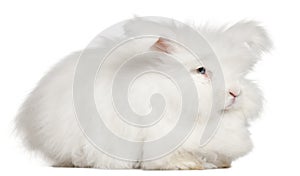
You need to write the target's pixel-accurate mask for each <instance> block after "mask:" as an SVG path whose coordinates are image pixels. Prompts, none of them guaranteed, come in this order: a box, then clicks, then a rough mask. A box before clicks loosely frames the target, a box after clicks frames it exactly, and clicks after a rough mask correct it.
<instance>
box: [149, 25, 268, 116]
mask: <svg viewBox="0 0 300 176" xmlns="http://www.w3.org/2000/svg"><path fill="white" fill-rule="evenodd" d="M200 33H201V35H203V36H204V38H205V39H206V40H207V42H208V43H209V44H210V46H211V48H212V49H213V50H212V51H213V52H214V53H211V52H212V51H201V53H203V54H202V56H201V57H202V58H201V59H204V60H205V61H206V62H208V63H209V61H210V60H212V59H214V58H212V56H213V55H214V54H215V55H216V56H217V58H218V60H219V63H220V66H221V69H222V75H223V79H224V82H225V85H224V88H225V90H224V89H219V90H218V91H219V93H224V91H225V105H224V108H222V109H220V111H221V112H224V113H231V112H237V111H239V112H242V113H243V114H244V116H245V117H246V118H247V119H253V118H255V117H257V115H258V113H259V112H260V110H261V108H262V93H261V91H260V89H259V88H258V86H257V85H256V84H255V83H254V82H253V81H251V80H249V79H247V78H246V75H247V74H248V73H249V72H250V71H251V70H252V68H253V66H254V65H255V64H256V62H257V61H258V60H259V59H260V57H261V55H262V53H263V52H265V51H268V50H269V49H270V48H271V45H272V44H271V41H270V39H269V38H268V35H267V34H266V31H265V30H264V29H263V28H262V27H261V26H259V24H258V23H256V22H251V21H247V22H246V21H242V22H239V23H236V24H235V25H233V26H231V27H222V28H219V29H211V28H202V29H200ZM152 49H153V50H157V51H161V52H165V53H167V54H170V55H174V56H176V57H177V58H180V59H181V62H183V63H184V65H185V66H186V67H187V69H188V70H189V71H190V74H191V75H192V77H193V79H194V81H195V84H196V85H197V88H198V92H199V93H200V102H201V105H204V106H205V105H207V106H206V107H204V109H205V110H208V108H210V107H211V103H212V97H213V96H212V89H211V86H212V85H211V80H213V79H220V78H219V77H218V76H217V75H216V74H214V70H215V68H210V67H211V66H208V65H204V64H201V63H198V62H194V61H195V59H194V60H193V59H190V58H191V57H193V56H192V55H191V54H189V52H186V50H185V49H183V48H182V47H181V46H179V45H177V44H174V42H170V41H168V40H166V39H163V38H159V39H158V40H157V41H156V42H155V43H154V44H153V46H152ZM212 67H213V66H212ZM214 97H218V96H214ZM205 110H204V111H205Z"/></svg>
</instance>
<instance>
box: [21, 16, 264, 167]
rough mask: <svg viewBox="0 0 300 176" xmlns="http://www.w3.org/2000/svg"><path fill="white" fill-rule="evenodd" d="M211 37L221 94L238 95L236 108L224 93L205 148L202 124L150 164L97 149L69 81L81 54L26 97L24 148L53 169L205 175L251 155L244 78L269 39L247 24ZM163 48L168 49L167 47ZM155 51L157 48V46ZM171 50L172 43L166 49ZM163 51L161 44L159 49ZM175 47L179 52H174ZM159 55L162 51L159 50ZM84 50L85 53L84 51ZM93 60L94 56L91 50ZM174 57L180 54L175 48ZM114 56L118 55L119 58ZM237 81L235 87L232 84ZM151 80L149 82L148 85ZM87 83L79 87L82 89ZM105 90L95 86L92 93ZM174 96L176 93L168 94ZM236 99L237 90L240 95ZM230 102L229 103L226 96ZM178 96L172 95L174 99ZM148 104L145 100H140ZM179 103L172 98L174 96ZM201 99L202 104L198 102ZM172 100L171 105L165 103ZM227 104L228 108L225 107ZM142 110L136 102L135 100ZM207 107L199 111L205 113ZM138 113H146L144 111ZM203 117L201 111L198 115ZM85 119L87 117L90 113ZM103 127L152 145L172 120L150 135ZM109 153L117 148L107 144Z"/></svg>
mask: <svg viewBox="0 0 300 176" xmlns="http://www.w3.org/2000/svg"><path fill="white" fill-rule="evenodd" d="M200 31H201V32H202V34H204V36H205V37H206V38H207V39H208V41H209V42H210V44H211V45H212V47H213V48H214V50H215V51H216V54H217V55H218V57H219V58H220V63H221V65H222V66H223V68H222V69H223V72H224V78H225V83H226V90H227V91H230V92H231V90H233V91H234V90H236V89H238V90H239V91H240V92H241V93H240V96H239V97H238V99H237V101H236V102H233V103H232V104H231V99H232V97H230V95H227V94H226V107H227V105H228V107H229V108H228V109H225V110H224V117H223V118H222V120H221V122H220V124H219V128H218V130H217V131H216V134H215V135H214V136H213V138H212V139H211V140H210V141H209V142H208V143H207V145H205V146H203V147H199V140H200V137H201V136H199V134H201V133H202V131H201V130H203V128H204V126H205V123H204V121H205V119H201V118H200V120H199V121H198V122H197V123H196V125H195V128H194V130H193V132H192V133H191V135H189V136H188V138H187V140H186V141H185V142H184V143H183V144H182V145H181V146H180V147H179V148H177V149H176V151H173V152H172V153H170V154H169V155H166V156H164V157H162V158H159V159H157V160H152V161H143V154H144V153H145V152H147V151H144V150H143V146H141V147H140V150H138V151H128V152H133V153H136V155H137V156H138V158H139V159H138V158H137V160H138V161H135V162H132V161H124V160H119V159H117V158H114V157H111V156H109V155H107V154H105V153H103V152H101V151H99V150H98V149H96V148H95V147H94V146H93V145H92V144H91V143H90V142H89V141H88V140H87V138H86V136H85V135H84V134H83V133H82V130H81V128H80V126H79V124H78V122H77V120H76V114H75V111H74V104H73V87H72V86H73V79H74V73H75V69H76V64H77V61H78V58H79V56H80V52H78V53H74V54H72V55H70V56H68V57H67V58H65V59H64V60H63V61H62V62H60V63H59V64H58V65H57V66H56V67H55V68H53V69H52V70H51V71H50V72H49V73H48V74H47V75H46V76H45V77H44V78H43V79H42V80H41V81H40V83H39V85H38V86H37V88H36V89H35V90H34V91H33V92H32V93H31V95H30V96H29V97H28V99H27V100H26V102H25V103H24V105H23V107H22V108H21V110H20V113H19V115H18V117H17V129H18V131H19V132H20V134H21V135H22V137H23V139H24V142H25V143H26V144H27V147H28V148H29V149H31V150H34V151H37V152H39V153H41V154H42V155H44V156H46V158H48V159H50V160H51V161H52V162H53V164H54V165H57V166H76V167H95V168H106V169H130V168H142V169H207V168H223V167H230V164H231V161H233V160H234V159H236V158H238V157H241V156H243V155H245V154H247V153H248V152H249V151H250V150H251V149H252V143H251V140H250V136H249V132H248V129H247V125H248V121H249V119H252V118H255V117H256V116H257V115H258V114H259V112H260V111H261V106H262V102H261V101H262V100H261V99H262V98H261V93H260V91H259V89H258V88H257V87H256V85H255V84H254V83H252V82H250V81H248V80H246V79H245V78H243V76H244V75H245V74H246V73H247V71H248V70H250V69H251V68H252V66H253V64H255V63H256V61H257V59H258V58H259V57H260V54H261V52H262V51H264V50H265V49H268V48H269V47H270V41H269V39H268V38H267V36H266V35H265V32H264V30H263V29H261V28H260V27H258V26H257V24H256V23H252V22H248V23H246V22H241V23H238V24H236V25H234V26H233V27H231V28H229V29H226V30H223V29H220V30H210V29H206V28H205V29H201V30H200ZM166 43H167V45H168V44H169V43H168V42H166ZM152 45H153V42H152V43H151V42H149V43H148V44H144V45H142V46H139V47H138V48H137V47H134V46H135V43H132V44H131V45H130V44H129V45H128V46H127V49H126V50H125V51H120V52H119V54H120V53H121V54H122V57H123V56H124V58H126V55H127V54H128V55H129V56H130V55H132V54H135V53H140V52H142V51H145V50H147V49H148V48H150V47H151V46H152ZM154 45H155V42H154ZM170 45H171V44H170ZM163 46H165V45H163ZM175 48H176V47H175ZM160 49H161V48H160ZM88 52H89V51H88ZM90 52H91V54H93V51H92V50H91V51H90ZM174 55H182V53H180V52H178V50H177V51H176V49H175V51H174ZM112 57H118V54H117V55H116V56H112ZM185 64H186V66H187V67H191V68H195V69H197V65H193V64H192V63H185ZM192 77H193V79H194V80H196V81H197V80H200V81H203V79H205V78H200V77H199V75H192ZM237 80H238V83H237ZM148 81H149V80H148ZM83 84H84V83H83ZM102 84H104V85H105V83H103V82H97V81H96V89H97V87H99V88H100V87H101V86H103V85H102ZM142 89H143V90H145V92H151V91H152V89H153V87H151V86H150V87H147V85H145V87H142ZM198 91H200V92H202V93H204V94H205V95H207V98H206V99H205V100H203V101H204V102H206V103H207V104H210V102H211V100H209V95H210V94H211V92H210V90H209V85H203V84H201V85H200V86H199V87H198ZM170 92H171V93H170V94H171V95H172V92H173V90H170ZM238 94H239V92H238ZM95 95H96V97H95V100H96V101H97V102H98V103H99V104H101V100H102V99H105V97H103V96H106V95H104V94H103V95H97V94H95ZM227 96H228V97H227ZM174 97H176V96H174ZM142 98H145V97H142ZM174 100H176V98H174ZM200 101H202V100H200ZM169 102H173V99H172V98H171V99H169ZM228 102H229V103H228ZM132 103H133V104H134V103H137V104H139V103H140V100H139V99H138V98H137V99H136V100H133V102H132ZM170 106H171V110H172V109H174V112H172V111H170V112H168V113H170V117H173V116H172V114H173V113H174V114H176V109H177V108H176V107H177V106H178V104H176V103H174V104H171V105H170ZM209 108H210V107H209V106H208V107H203V109H202V111H208V110H210V109H209ZM141 109H142V110H143V107H142V108H141ZM201 113H203V114H205V112H200V114H199V116H201ZM87 116H88V114H87ZM104 121H105V122H106V123H108V125H109V126H110V127H111V128H112V130H113V131H114V132H116V133H118V134H120V135H122V136H123V137H126V138H127V139H131V140H149V139H154V138H157V137H159V136H160V135H162V134H166V133H167V132H168V131H169V130H171V129H172V127H174V125H175V124H176V118H174V119H172V118H170V119H166V120H165V121H162V122H161V123H160V124H159V125H157V126H154V127H153V129H152V130H149V131H147V130H146V129H139V128H134V127H132V128H128V127H127V126H124V125H122V123H119V122H117V121H116V120H115V119H114V118H112V117H109V116H106V117H104ZM114 147H121V146H112V150H113V148H114Z"/></svg>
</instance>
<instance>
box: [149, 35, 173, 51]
mask: <svg viewBox="0 0 300 176" xmlns="http://www.w3.org/2000/svg"><path fill="white" fill-rule="evenodd" d="M152 49H154V50H158V51H162V52H165V53H170V52H171V51H172V47H171V46H170V44H169V42H168V41H167V40H165V39H163V38H159V39H158V40H157V41H156V42H155V44H154V45H153V46H152Z"/></svg>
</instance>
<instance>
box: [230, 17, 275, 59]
mask: <svg viewBox="0 0 300 176" xmlns="http://www.w3.org/2000/svg"><path fill="white" fill-rule="evenodd" d="M225 34H226V35H227V36H228V37H229V38H230V39H231V40H232V41H233V42H235V43H236V44H243V45H246V46H247V47H249V49H251V50H252V51H253V52H256V53H257V54H261V53H262V52H266V51H268V50H269V49H271V47H272V42H271V40H270V38H269V37H268V34H267V32H266V31H265V29H264V28H263V27H261V26H260V25H259V23H258V22H255V21H241V22H238V23H236V24H234V25H233V26H231V27H229V28H228V29H227V30H226V31H225Z"/></svg>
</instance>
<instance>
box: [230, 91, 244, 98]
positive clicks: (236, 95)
mask: <svg viewBox="0 0 300 176" xmlns="http://www.w3.org/2000/svg"><path fill="white" fill-rule="evenodd" d="M240 93H241V91H240V90H229V94H230V95H231V96H232V97H234V98H236V97H238V96H239V95H240Z"/></svg>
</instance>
